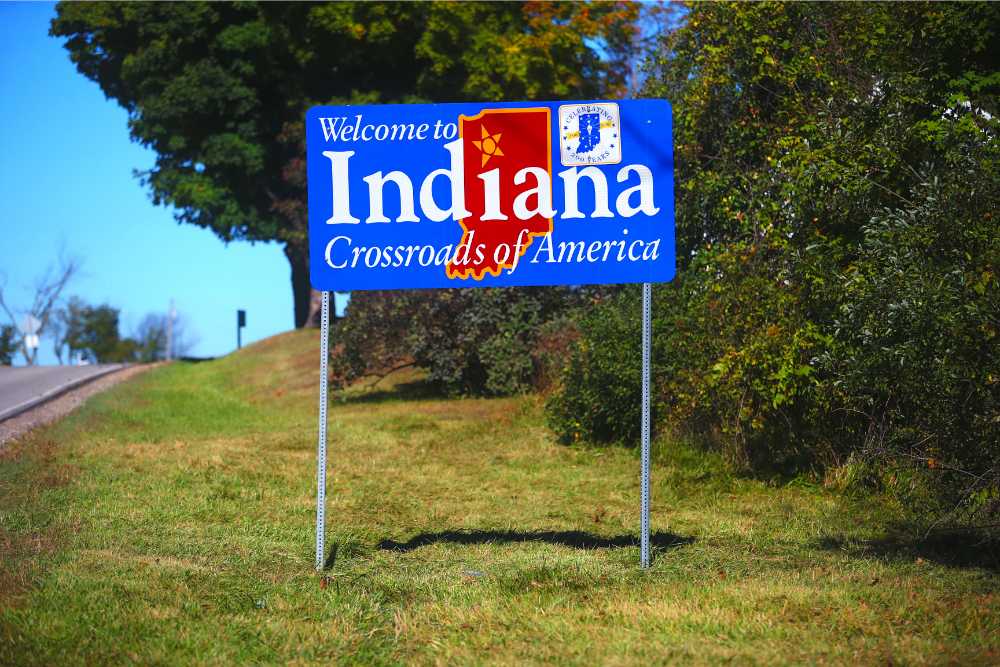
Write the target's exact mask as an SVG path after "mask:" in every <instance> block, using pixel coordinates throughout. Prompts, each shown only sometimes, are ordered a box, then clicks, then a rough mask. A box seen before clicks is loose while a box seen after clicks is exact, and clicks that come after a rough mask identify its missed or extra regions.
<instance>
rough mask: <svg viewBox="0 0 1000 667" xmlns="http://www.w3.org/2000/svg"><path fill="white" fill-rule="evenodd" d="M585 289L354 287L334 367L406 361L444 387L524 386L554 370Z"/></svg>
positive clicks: (357, 371)
mask: <svg viewBox="0 0 1000 667" xmlns="http://www.w3.org/2000/svg"><path fill="white" fill-rule="evenodd" d="M589 296H590V293H589V292H587V291H585V290H571V289H568V288H509V289H471V290H433V291H431V290H427V291H412V292H356V293H354V294H353V295H352V297H351V303H350V305H349V306H348V309H347V313H346V315H347V316H346V317H345V318H344V319H343V320H342V321H341V322H340V323H338V325H337V326H336V327H335V328H334V332H333V342H334V347H335V349H336V351H337V354H336V355H335V357H334V373H335V375H336V376H337V377H340V378H343V379H351V378H356V377H360V376H363V375H369V374H381V373H384V372H385V371H387V370H390V369H392V368H394V367H397V366H399V365H402V364H407V363H412V364H415V365H418V366H420V367H422V368H425V369H426V370H427V371H428V376H429V379H430V380H431V381H432V382H435V383H437V384H439V385H440V386H441V387H442V388H444V389H445V390H446V391H449V392H452V393H465V394H493V395H503V394H514V393H519V392H523V391H527V390H528V389H531V388H532V387H540V386H543V385H546V384H548V383H549V382H551V378H552V377H553V375H557V372H556V370H555V369H556V368H557V367H558V370H561V364H562V362H563V359H564V352H563V351H564V350H565V349H566V348H567V347H568V343H569V341H570V340H572V339H573V337H574V336H575V331H576V329H575V325H573V323H572V321H571V320H570V319H569V318H568V317H567V313H569V312H570V311H571V310H572V309H573V308H575V307H577V306H578V305H579V304H580V303H582V302H584V301H585V300H586V299H587V298H589Z"/></svg>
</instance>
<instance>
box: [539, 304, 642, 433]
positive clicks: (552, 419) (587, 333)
mask: <svg viewBox="0 0 1000 667" xmlns="http://www.w3.org/2000/svg"><path fill="white" fill-rule="evenodd" d="M641 307H642V306H641V302H640V300H639V297H638V292H637V290H636V289H634V288H630V289H627V290H624V291H623V292H622V293H621V294H620V295H618V297H617V298H616V299H615V300H613V301H611V302H607V303H602V304H599V305H597V306H596V307H594V308H591V309H588V310H586V311H584V312H583V313H581V315H580V317H579V321H578V324H579V328H580V330H581V331H582V332H583V337H582V338H581V339H580V340H579V341H577V342H576V344H575V345H574V346H573V347H572V348H571V351H570V357H569V361H568V362H567V363H566V365H565V367H564V370H563V374H562V379H561V382H560V385H559V387H558V390H557V391H556V392H555V393H553V394H552V395H551V396H550V397H549V399H548V401H547V405H546V407H547V415H548V424H549V427H550V428H552V429H553V430H554V431H555V433H556V434H557V436H558V437H559V439H560V441H562V442H564V443H574V442H577V441H579V440H580V439H581V438H585V439H587V440H590V441H595V442H625V443H628V444H634V443H635V442H637V440H638V436H639V427H640V422H639V416H640V402H639V401H640V398H641V396H640V380H641V371H642V367H641V352H640V347H639V345H640V340H641V332H640V326H639V324H640V318H641V315H640V313H641V312H642V311H641ZM658 328H659V327H657V329H658ZM657 351H658V350H657Z"/></svg>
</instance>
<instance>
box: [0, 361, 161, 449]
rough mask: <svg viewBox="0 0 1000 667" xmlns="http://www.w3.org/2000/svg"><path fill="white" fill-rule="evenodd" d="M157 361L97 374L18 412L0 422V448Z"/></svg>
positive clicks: (64, 414)
mask: <svg viewBox="0 0 1000 667" xmlns="http://www.w3.org/2000/svg"><path fill="white" fill-rule="evenodd" d="M158 365H159V364H143V365H141V366H129V367H125V368H122V369H121V370H116V371H113V372H111V373H108V374H105V375H101V376H99V377H97V378H96V379H92V380H90V381H88V382H86V383H85V384H83V385H81V386H78V387H75V388H73V389H70V390H69V391H66V392H64V393H62V394H61V395H59V396H57V397H56V398H53V399H52V400H48V401H45V402H43V403H40V404H39V405H36V406H34V407H32V408H30V409H28V410H26V411H24V412H21V413H20V414H18V415H16V416H14V417H11V418H9V419H5V420H3V421H0V449H3V447H4V446H5V445H6V444H7V443H8V442H10V441H12V440H14V439H15V438H19V437H21V436H22V435H24V434H26V433H27V432H28V431H30V430H32V429H34V428H36V427H38V426H43V425H45V424H49V423H51V422H53V421H55V420H57V419H60V418H62V417H65V416H66V415H68V414H69V413H71V412H72V411H73V410H75V409H77V408H78V407H80V406H81V405H83V404H84V403H85V402H86V401H87V399H88V398H90V397H91V396H93V395H94V394H99V393H101V392H102V391H105V390H106V389H109V388H110V387H113V386H114V385H116V384H118V383H119V382H124V381H125V380H128V379H130V378H132V377H135V376H136V375H139V374H141V373H145V372H146V371H148V370H149V369H151V368H153V367H155V366H158Z"/></svg>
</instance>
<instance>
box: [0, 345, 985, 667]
mask: <svg viewBox="0 0 1000 667" xmlns="http://www.w3.org/2000/svg"><path fill="white" fill-rule="evenodd" d="M317 350H318V336H317V334H316V333H315V332H296V333H292V334H286V335H283V336H279V337H277V338H274V339H270V340H268V341H264V342H263V343H260V344H258V345H255V346H252V347H250V348H247V349H245V350H243V351H242V352H241V353H239V354H235V355H232V356H230V357H227V358H225V359H221V360H218V361H213V362H208V363H201V364H184V363H176V364H173V365H170V366H166V367H161V368H158V369H155V370H153V371H150V372H148V373H146V374H144V375H142V376H140V377H138V378H136V379H134V380H132V381H130V382H127V383H124V384H122V385H119V386H117V387H115V388H114V389H112V390H111V391H109V392H107V393H105V394H103V395H101V396H99V397H97V398H95V399H92V400H91V401H90V402H89V403H88V404H87V405H86V406H85V407H84V408H82V409H81V410H79V411H77V412H76V413H74V414H73V415H71V416H70V417H69V418H67V419H65V420H63V421H62V422H59V423H57V424H55V425H52V426H49V427H46V428H43V429H41V430H38V431H36V432H34V433H33V434H32V435H30V436H29V437H27V438H25V439H24V440H22V441H20V442H17V443H15V444H14V445H13V446H10V447H8V448H7V450H6V451H4V452H3V453H0V556H2V564H0V664H44V665H56V664H59V665H63V664H78V663H86V664H108V663H130V662H134V663H142V664H183V665H186V664H192V663H199V664H204V663H236V662H241V663H331V662H336V663H363V664H369V663H379V664H381V663H392V664H395V663H434V664H522V663H541V662H555V663H566V664H587V665H592V664H649V663H662V662H679V663H694V664H718V663H722V662H733V663H737V664H746V663H760V664H775V663H793V664H803V663H822V662H826V663H841V664H843V663H862V664H875V663H878V664H887V663H888V664H941V663H955V664H963V665H965V664H996V663H998V662H1000V596H998V583H1000V577H998V571H1000V570H998V568H997V561H996V560H995V559H994V558H993V557H994V556H995V554H990V553H988V552H986V551H984V549H982V548H977V547H976V546H975V545H974V544H970V545H965V546H964V547H962V545H958V546H956V545H955V544H953V543H952V544H950V545H947V546H942V545H938V546H937V547H935V545H934V544H931V543H926V542H923V543H922V542H914V541H908V540H907V539H906V538H903V537H897V538H892V537H891V536H890V533H889V531H890V529H891V526H892V525H893V522H894V517H895V516H896V512H895V511H894V510H893V508H891V507H890V506H888V505H887V504H886V503H884V502H880V501H877V500H876V499H868V500H864V499H850V498H846V497H844V496H842V495H838V494H835V493H833V492H830V491H827V490H824V489H823V488H821V487H819V486H816V485H813V484H810V483H807V482H795V483H786V484H783V485H769V484H767V483H764V482H761V481H755V480H747V479H740V478H735V477H732V476H731V475H729V474H727V473H726V472H725V470H724V468H723V467H722V466H721V464H720V463H719V462H718V461H717V460H715V459H713V458H712V457H706V456H704V455H702V454H696V453H694V452H692V451H691V450H689V449H685V448H683V447H681V446H679V445H677V444H675V443H671V442H668V441H660V442H657V443H655V452H654V454H655V456H654V468H653V482H652V489H653V505H652V507H653V514H652V525H653V531H654V533H655V535H654V544H655V545H656V548H655V550H654V562H653V566H652V568H651V569H649V570H648V571H640V570H639V568H638V559H639V550H638V547H637V545H636V544H635V543H634V541H633V536H634V535H635V534H636V531H637V527H638V523H639V517H638V506H639V465H638V458H637V455H636V453H635V452H634V451H628V450H624V449H620V448H605V449H596V448H585V447H573V448H568V447H563V446H559V445H557V444H555V443H554V442H553V440H552V437H551V435H550V434H549V433H548V432H547V431H546V429H545V427H544V426H543V418H542V411H541V403H540V400H539V399H537V398H534V397H524V398H515V399H493V400H481V399H460V400H451V399H442V398H440V397H436V396H434V395H433V394H432V393H430V392H428V391H427V389H426V387H425V386H424V385H422V384H421V383H420V381H419V376H417V375H416V374H413V373H410V374H407V373H406V372H402V373H400V374H397V375H396V376H394V377H392V378H390V379H389V380H388V381H384V382H382V383H380V384H379V385H378V386H377V387H375V388H373V389H359V388H354V389H352V390H351V391H349V392H347V393H346V394H345V395H341V396H338V397H337V399H336V400H335V401H334V403H333V406H332V409H331V415H330V436H331V443H330V476H329V504H328V534H327V541H328V545H330V546H331V548H332V550H333V551H332V553H331V556H330V558H329V569H328V570H327V571H326V572H325V573H324V574H323V575H320V574H317V573H316V572H315V571H314V570H313V557H314V554H313V549H314V543H313V529H314V520H315V449H316V445H315V433H316V398H315V397H316V384H317V376H318V369H317V366H318V351H317Z"/></svg>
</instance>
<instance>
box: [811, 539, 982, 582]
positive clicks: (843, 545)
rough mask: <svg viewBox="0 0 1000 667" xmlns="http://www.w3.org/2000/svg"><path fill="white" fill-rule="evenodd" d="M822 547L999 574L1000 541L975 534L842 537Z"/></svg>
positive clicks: (821, 546) (825, 541)
mask: <svg viewBox="0 0 1000 667" xmlns="http://www.w3.org/2000/svg"><path fill="white" fill-rule="evenodd" d="M819 547H820V548H821V549H826V550H830V551H844V552H847V553H848V554H849V555H851V556H855V557H859V558H871V557H876V558H885V559H888V560H896V561H915V560H916V559H918V558H921V559H923V560H927V561H931V562H934V563H938V564H940V565H946V566H948V567H958V568H970V567H978V568H982V569H985V570H991V571H993V572H1000V540H998V539H996V538H989V537H986V536H983V535H981V534H977V533H974V532H968V531H963V532H957V531H956V532H942V533H932V534H931V535H927V536H917V535H913V534H910V533H906V532H901V533H895V534H889V535H885V536H883V537H879V538H876V539H868V540H858V539H847V538H844V537H841V536H827V537H823V538H820V540H819Z"/></svg>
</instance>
